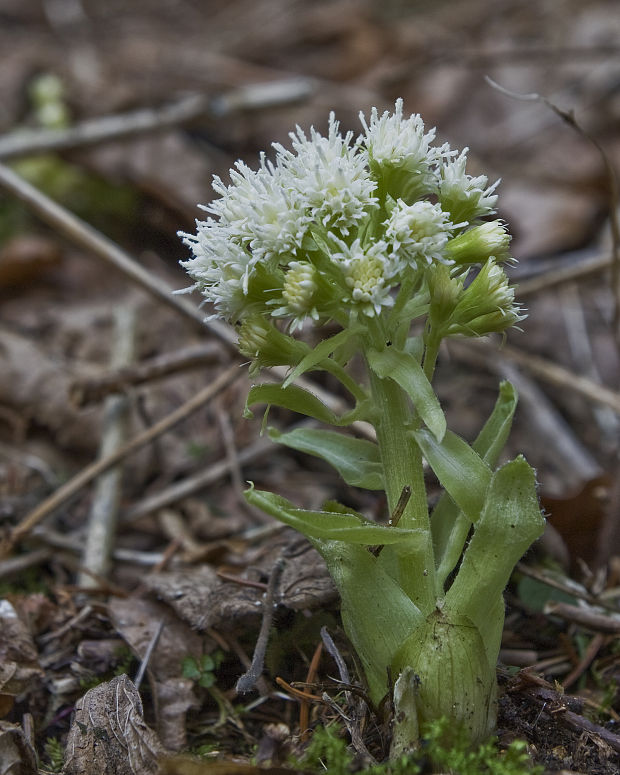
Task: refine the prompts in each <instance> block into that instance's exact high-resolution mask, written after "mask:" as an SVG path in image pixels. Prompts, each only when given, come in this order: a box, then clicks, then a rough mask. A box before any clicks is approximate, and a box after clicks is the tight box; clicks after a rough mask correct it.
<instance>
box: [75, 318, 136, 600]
mask: <svg viewBox="0 0 620 775" xmlns="http://www.w3.org/2000/svg"><path fill="white" fill-rule="evenodd" d="M115 324H116V325H115V340H114V344H113V350H112V359H111V360H112V365H113V366H116V367H119V366H125V365H126V364H127V363H129V362H130V361H132V360H133V357H134V345H135V334H136V310H135V308H134V307H132V306H127V307H119V308H118V309H117V310H116V311H115ZM128 420H129V399H128V398H127V397H126V396H122V395H110V396H108V397H107V399H106V402H105V410H104V416H103V435H102V439H101V447H100V456H101V457H102V458H106V457H108V456H109V455H113V454H114V453H115V452H117V451H118V450H119V449H120V448H121V447H122V445H123V443H124V442H125V441H126V438H127V427H128ZM122 475H123V469H122V467H121V466H120V465H118V466H115V467H114V468H110V469H109V470H108V471H107V472H106V473H105V474H102V475H101V476H100V477H99V478H98V479H97V484H96V487H95V493H94V497H93V502H92V505H91V509H90V517H89V520H88V531H87V534H86V544H85V546H84V552H83V556H82V564H83V565H84V567H85V568H88V569H89V570H90V571H92V573H93V574H96V575H97V576H102V577H104V578H105V576H107V574H108V571H109V569H110V565H111V558H112V548H113V545H114V539H115V537H116V521H117V517H118V506H119V503H120V498H121V485H122ZM78 584H79V586H81V587H91V586H96V585H97V582H95V580H94V578H93V576H92V575H86V574H83V573H82V574H80V576H79V578H78Z"/></svg>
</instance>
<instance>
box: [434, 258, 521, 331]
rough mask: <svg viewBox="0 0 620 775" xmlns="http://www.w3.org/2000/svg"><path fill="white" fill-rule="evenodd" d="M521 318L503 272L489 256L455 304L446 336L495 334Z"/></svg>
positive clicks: (511, 288) (512, 292)
mask: <svg viewBox="0 0 620 775" xmlns="http://www.w3.org/2000/svg"><path fill="white" fill-rule="evenodd" d="M523 317H524V316H523V315H522V314H521V308H520V306H519V305H518V304H516V303H515V292H514V288H513V287H512V286H511V285H510V281H509V280H508V277H507V276H506V273H505V272H504V270H503V269H502V268H501V267H500V266H498V265H497V264H496V263H495V261H494V259H492V258H490V259H489V260H488V261H487V262H486V264H485V265H484V266H483V267H482V269H481V270H480V272H479V273H478V276H477V277H476V278H475V280H474V281H473V282H472V283H471V285H469V286H468V287H467V288H466V289H465V291H464V292H463V294H462V296H461V298H460V300H459V302H458V304H457V305H456V306H455V308H454V311H453V313H452V316H451V318H450V324H449V327H448V335H453V334H464V335H465V336H484V335H485V334H491V333H495V332H497V333H499V332H501V331H505V330H506V329H507V328H510V326H514V325H516V324H517V323H518V322H519V321H520V320H523Z"/></svg>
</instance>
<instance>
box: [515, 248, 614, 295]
mask: <svg viewBox="0 0 620 775" xmlns="http://www.w3.org/2000/svg"><path fill="white" fill-rule="evenodd" d="M612 261H613V256H611V255H600V256H592V257H590V258H586V259H583V260H582V261H579V263H577V264H571V265H570V266H563V267H559V268H558V269H553V270H551V271H549V272H543V273H541V274H539V275H536V276H534V277H530V278H529V279H527V280H522V281H521V282H519V281H517V283H516V285H515V292H516V295H517V296H518V298H520V299H524V298H526V297H527V296H533V295H534V294H535V293H539V292H540V291H545V290H547V289H548V288H555V287H556V286H558V285H561V284H562V283H568V282H572V281H574V280H582V279H583V278H585V277H589V276H590V275H594V274H598V273H599V272H603V271H605V270H606V269H609V267H610V266H611V264H612Z"/></svg>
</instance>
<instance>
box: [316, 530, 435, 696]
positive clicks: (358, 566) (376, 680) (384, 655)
mask: <svg viewBox="0 0 620 775" xmlns="http://www.w3.org/2000/svg"><path fill="white" fill-rule="evenodd" d="M389 529H390V530H391V529H392V528H389ZM312 543H313V545H314V547H315V548H316V549H317V551H318V552H319V553H320V554H321V555H322V557H323V559H324V560H325V564H326V565H327V568H328V570H329V572H330V575H331V577H332V579H333V580H334V583H335V584H336V587H337V589H338V592H339V593H340V599H341V606H340V612H341V616H342V624H343V626H344V629H345V632H346V633H347V636H348V637H349V640H350V641H351V643H352V644H353V647H354V648H355V651H356V653H357V655H358V657H359V659H360V661H361V663H362V666H363V668H364V672H365V674H366V681H367V683H368V689H369V694H370V698H371V700H372V701H373V702H374V703H375V705H379V703H380V702H381V700H382V699H383V697H384V696H385V695H386V694H387V692H388V690H389V678H390V676H389V668H390V666H391V664H392V661H393V659H394V655H395V654H396V652H397V651H398V649H399V648H400V647H401V646H402V644H403V642H404V641H406V640H407V639H408V638H409V637H410V636H411V634H412V633H413V632H414V631H415V629H416V627H420V626H422V625H423V624H424V616H423V615H422V613H421V612H420V610H419V609H418V608H417V606H416V605H415V604H414V603H413V602H412V601H411V599H410V598H409V597H408V596H407V595H406V594H405V593H404V592H403V590H402V589H401V588H400V586H399V585H398V584H397V583H396V582H395V581H394V579H393V578H392V577H391V576H389V575H388V574H387V573H386V571H385V570H383V568H381V566H380V565H379V564H378V563H377V558H376V557H375V556H373V555H372V554H371V553H370V552H369V551H367V550H366V549H365V548H363V547H361V546H355V545H352V544H345V543H342V542H340V541H312Z"/></svg>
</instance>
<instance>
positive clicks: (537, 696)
mask: <svg viewBox="0 0 620 775" xmlns="http://www.w3.org/2000/svg"><path fill="white" fill-rule="evenodd" d="M510 684H511V685H509V687H508V691H509V692H511V693H514V692H518V693H519V694H521V695H522V696H524V697H525V698H526V699H527V700H529V701H530V702H532V703H534V704H536V705H538V706H539V707H540V709H541V710H540V713H539V716H538V717H539V718H540V717H541V716H545V717H546V718H547V719H555V720H556V721H557V722H559V723H560V724H562V725H563V726H565V727H568V728H569V729H572V730H574V731H576V732H579V733H581V732H584V731H586V732H588V733H590V734H592V735H596V736H598V737H599V738H601V739H602V740H604V741H605V743H607V745H609V746H610V747H611V748H613V750H614V751H618V752H620V735H617V734H615V733H614V732H611V731H610V730H608V729H605V727H602V726H600V725H599V724H594V723H593V722H592V721H589V720H588V719H586V718H584V717H583V716H581V715H579V714H578V713H575V712H574V711H573V710H570V707H571V706H573V707H580V706H581V700H579V699H577V698H574V697H570V696H567V695H564V694H559V693H558V692H557V691H555V689H554V688H553V687H552V686H551V684H549V683H548V682H547V681H545V680H544V679H543V678H540V677H538V676H536V675H534V674H531V673H529V671H527V670H522V671H520V672H519V673H517V675H516V677H515V678H514V679H512V680H511V682H510ZM532 684H534V685H533V686H532Z"/></svg>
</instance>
